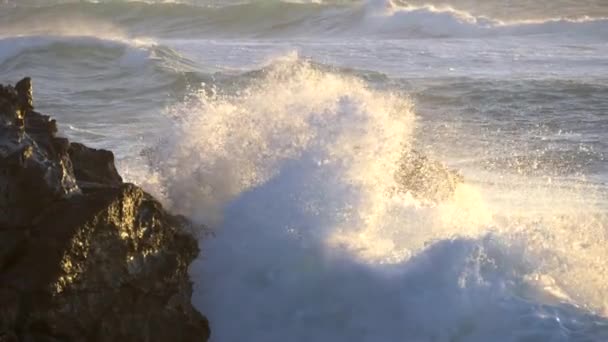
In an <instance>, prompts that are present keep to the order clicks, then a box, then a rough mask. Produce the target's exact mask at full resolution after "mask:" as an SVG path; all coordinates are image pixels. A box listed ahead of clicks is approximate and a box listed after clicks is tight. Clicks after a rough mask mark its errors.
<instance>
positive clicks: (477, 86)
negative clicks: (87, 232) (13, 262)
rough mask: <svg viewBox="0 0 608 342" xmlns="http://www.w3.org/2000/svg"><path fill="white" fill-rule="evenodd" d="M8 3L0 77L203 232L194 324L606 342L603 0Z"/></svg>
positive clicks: (377, 335) (228, 330) (306, 336)
mask: <svg viewBox="0 0 608 342" xmlns="http://www.w3.org/2000/svg"><path fill="white" fill-rule="evenodd" d="M0 3H2V2H0ZM14 4H15V3H14ZM15 5H17V6H13V5H11V4H10V1H9V2H6V3H5V4H3V5H2V6H1V7H0V74H2V75H3V76H4V77H3V82H5V81H15V80H17V79H19V78H20V77H23V76H26V75H29V76H32V77H33V79H34V81H35V83H36V85H35V91H37V92H39V93H38V94H36V98H37V99H39V100H38V101H39V103H37V104H36V106H37V108H39V109H40V110H42V111H46V112H48V113H51V114H54V115H55V116H57V118H58V121H59V122H61V123H62V127H61V129H62V134H65V135H67V136H69V137H71V138H73V139H74V140H78V141H83V142H85V143H87V144H91V145H93V146H95V147H100V148H108V149H112V150H114V151H115V152H116V154H117V158H118V160H119V167H120V169H121V173H122V174H123V176H124V177H125V178H126V179H127V180H128V181H131V182H134V183H137V184H140V185H142V186H144V187H145V188H146V189H147V190H148V191H150V192H151V193H152V194H154V195H155V196H157V197H158V198H159V199H161V200H162V201H163V202H164V204H165V205H167V206H168V207H169V208H171V210H173V211H175V212H177V213H181V214H184V215H186V216H188V217H190V218H191V219H193V220H194V221H196V222H197V223H201V224H205V225H206V227H207V229H206V230H205V232H201V239H200V246H201V250H202V253H201V256H200V257H199V259H198V260H197V261H196V262H195V263H194V264H193V265H192V266H191V269H190V274H191V277H192V280H193V283H194V289H195V293H194V296H193V303H194V304H195V305H196V306H197V307H198V308H199V309H200V310H201V311H202V312H203V313H205V314H206V315H207V316H208V317H209V319H210V321H211V327H212V331H213V336H212V339H213V341H220V342H223V341H245V340H246V341H311V340H316V341H374V342H376V341H605V340H608V295H607V294H608V285H607V284H608V279H607V278H606V277H607V275H608V263H607V261H606V260H608V201H607V200H606V199H607V198H608V197H607V195H608V162H607V159H606V156H607V154H608V139H607V136H606V132H608V119H606V112H607V111H608V78H607V77H606V73H605V71H606V70H608V63H607V62H606V58H605V56H606V55H608V44H607V43H608V21H607V20H606V19H605V18H606V16H607V15H606V8H605V7H606V5H605V4H603V3H602V2H601V1H595V2H593V1H587V2H582V1H577V2H574V1H568V0H563V1H555V2H551V3H550V5H549V3H548V2H529V1H512V2H510V3H509V5H508V6H507V5H506V3H505V2H498V1H487V2H483V4H480V3H478V2H472V1H467V0H459V1H456V0H454V1H449V2H447V1H424V2H422V1H408V2H405V1H290V2H287V1H253V2H241V1H238V2H231V3H228V2H217V1H216V2H211V1H147V2H133V1H106V2H104V1H97V2H92V1H91V2H89V1H84V2H73V1H55V2H50V1H23V2H21V1H19V2H18V3H16V4H15ZM411 148H415V149H416V150H418V151H421V152H422V153H424V154H426V155H428V156H429V157H431V158H432V159H434V160H438V161H440V162H442V163H444V164H447V165H448V167H450V168H451V169H454V170H458V171H459V172H460V173H461V174H462V175H463V176H464V179H465V180H464V182H463V183H462V184H460V185H459V186H458V187H457V188H456V189H455V191H454V194H453V196H451V197H450V198H448V199H446V200H445V201H441V202H439V203H433V202H429V201H425V200H421V199H419V198H415V197H414V196H413V195H412V194H410V193H403V192H399V191H396V190H395V189H396V188H398V184H397V183H396V180H395V177H394V175H395V172H396V171H397V169H398V165H399V162H400V160H401V158H402V156H403V153H404V151H407V150H409V149H411Z"/></svg>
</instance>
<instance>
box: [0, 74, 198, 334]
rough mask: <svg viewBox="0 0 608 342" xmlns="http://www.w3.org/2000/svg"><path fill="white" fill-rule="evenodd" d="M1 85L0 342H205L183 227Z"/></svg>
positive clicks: (191, 247)
mask: <svg viewBox="0 0 608 342" xmlns="http://www.w3.org/2000/svg"><path fill="white" fill-rule="evenodd" d="M56 132H57V127H56V123H55V121H54V120H52V119H51V118H50V117H48V116H46V115H42V114H40V113H38V112H36V111H35V110H34V103H33V99H32V87H31V81H30V80H29V79H24V80H22V81H21V82H19V83H17V85H16V87H15V88H13V87H11V86H1V85H0V341H172V340H173V341H206V340H207V339H208V337H209V326H208V322H207V320H206V318H205V317H204V316H202V315H201V314H200V313H198V312H197V311H196V310H195V309H194V308H193V307H192V305H191V303H190V296H191V293H192V289H191V283H190V280H189V279H188V274H187V270H188V265H189V264H190V262H191V261H192V260H193V259H194V258H195V257H196V256H197V254H198V247H197V243H196V240H195V239H194V238H193V237H192V236H191V235H190V234H189V231H190V228H191V227H190V223H189V222H188V221H187V220H186V219H185V218H183V217H180V216H173V215H171V214H169V213H167V212H166V211H165V210H164V209H163V208H162V206H161V205H160V203H159V202H157V201H156V200H155V199H154V198H152V197H151V196H150V195H148V194H147V193H145V192H144V191H143V190H141V189H140V188H138V187H136V186H134V185H132V184H125V183H123V182H122V179H121V177H120V175H119V174H118V172H117V171H116V168H115V166H114V156H113V154H112V153H111V152H109V151H103V150H95V149H91V148H88V147H86V146H84V145H82V144H76V143H70V142H69V141H68V140H67V139H65V138H61V137H57V136H56Z"/></svg>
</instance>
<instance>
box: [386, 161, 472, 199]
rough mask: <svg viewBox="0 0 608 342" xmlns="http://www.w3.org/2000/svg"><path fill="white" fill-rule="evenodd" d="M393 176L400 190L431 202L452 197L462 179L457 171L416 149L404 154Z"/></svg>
mask: <svg viewBox="0 0 608 342" xmlns="http://www.w3.org/2000/svg"><path fill="white" fill-rule="evenodd" d="M395 177H396V180H397V183H398V184H399V187H400V188H399V190H400V191H404V192H409V193H411V194H412V196H413V197H415V198H417V199H420V200H423V201H429V202H433V203H437V202H441V201H444V200H446V199H449V198H450V197H452V195H453V194H454V191H455V190H456V187H457V186H458V184H460V183H462V182H463V180H464V179H463V177H462V175H460V174H459V173H457V172H455V171H452V170H450V169H448V168H447V167H446V166H444V165H443V164H442V163H440V162H438V161H435V160H432V159H430V158H428V157H427V156H425V155H423V154H421V153H420V152H417V151H416V150H410V151H408V152H407V153H405V154H404V156H403V158H402V160H401V165H400V167H399V170H398V172H397V174H396V175H395Z"/></svg>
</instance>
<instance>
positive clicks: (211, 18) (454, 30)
mask: <svg viewBox="0 0 608 342" xmlns="http://www.w3.org/2000/svg"><path fill="white" fill-rule="evenodd" d="M90 20H93V23H95V25H99V28H98V29H97V32H101V31H105V27H107V26H109V24H108V23H117V24H118V26H119V27H121V28H122V29H124V30H126V31H127V32H129V33H130V34H140V35H143V34H149V35H153V36H162V37H171V36H180V37H184V36H189V37H193V38H201V37H207V38H218V37H238V38H260V37H263V38H276V37H303V38H305V37H370V38H371V37H374V38H378V37H381V38H390V39H407V38H432V37H479V36H498V35H533V34H555V33H559V34H585V35H593V36H597V37H600V38H601V37H605V36H606V34H607V32H608V19H606V18H590V17H576V18H549V19H543V20H536V21H509V22H507V21H501V20H498V19H493V18H489V17H483V16H475V15H472V14H470V13H468V12H465V11H461V10H457V9H453V8H451V7H436V6H432V5H426V6H411V5H405V4H398V3H396V2H392V1H389V0H368V1H365V2H332V3H324V2H288V1H256V2H246V3H236V4H228V5H225V4H224V5H221V6H220V5H209V4H207V5H201V6H195V5H191V4H186V3H175V2H160V3H159V2H154V3H146V2H115V1H113V2H110V3H93V2H91V3H78V4H75V3H68V4H56V5H51V6H46V7H40V8H37V9H36V11H35V12H33V11H31V10H30V8H29V7H26V6H24V7H19V6H17V7H16V8H14V9H10V10H8V11H5V14H4V15H2V14H0V28H2V31H5V32H6V31H11V30H13V31H18V30H27V29H40V30H43V29H54V28H57V27H62V26H68V27H72V26H74V25H73V21H79V22H87V21H90Z"/></svg>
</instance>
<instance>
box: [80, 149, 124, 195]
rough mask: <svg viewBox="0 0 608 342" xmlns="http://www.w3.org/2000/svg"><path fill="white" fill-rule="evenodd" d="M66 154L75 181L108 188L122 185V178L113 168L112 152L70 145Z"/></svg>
mask: <svg viewBox="0 0 608 342" xmlns="http://www.w3.org/2000/svg"><path fill="white" fill-rule="evenodd" d="M68 152H69V154H70V159H71V160H72V166H73V168H74V173H75V175H76V179H78V181H79V182H90V183H97V184H103V185H110V186H115V185H119V184H121V183H122V177H120V175H119V174H118V171H116V167H115V166H114V154H113V153H112V152H110V151H106V150H96V149H94V148H89V147H86V146H84V145H83V144H78V143H71V144H70V147H69V150H68Z"/></svg>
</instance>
